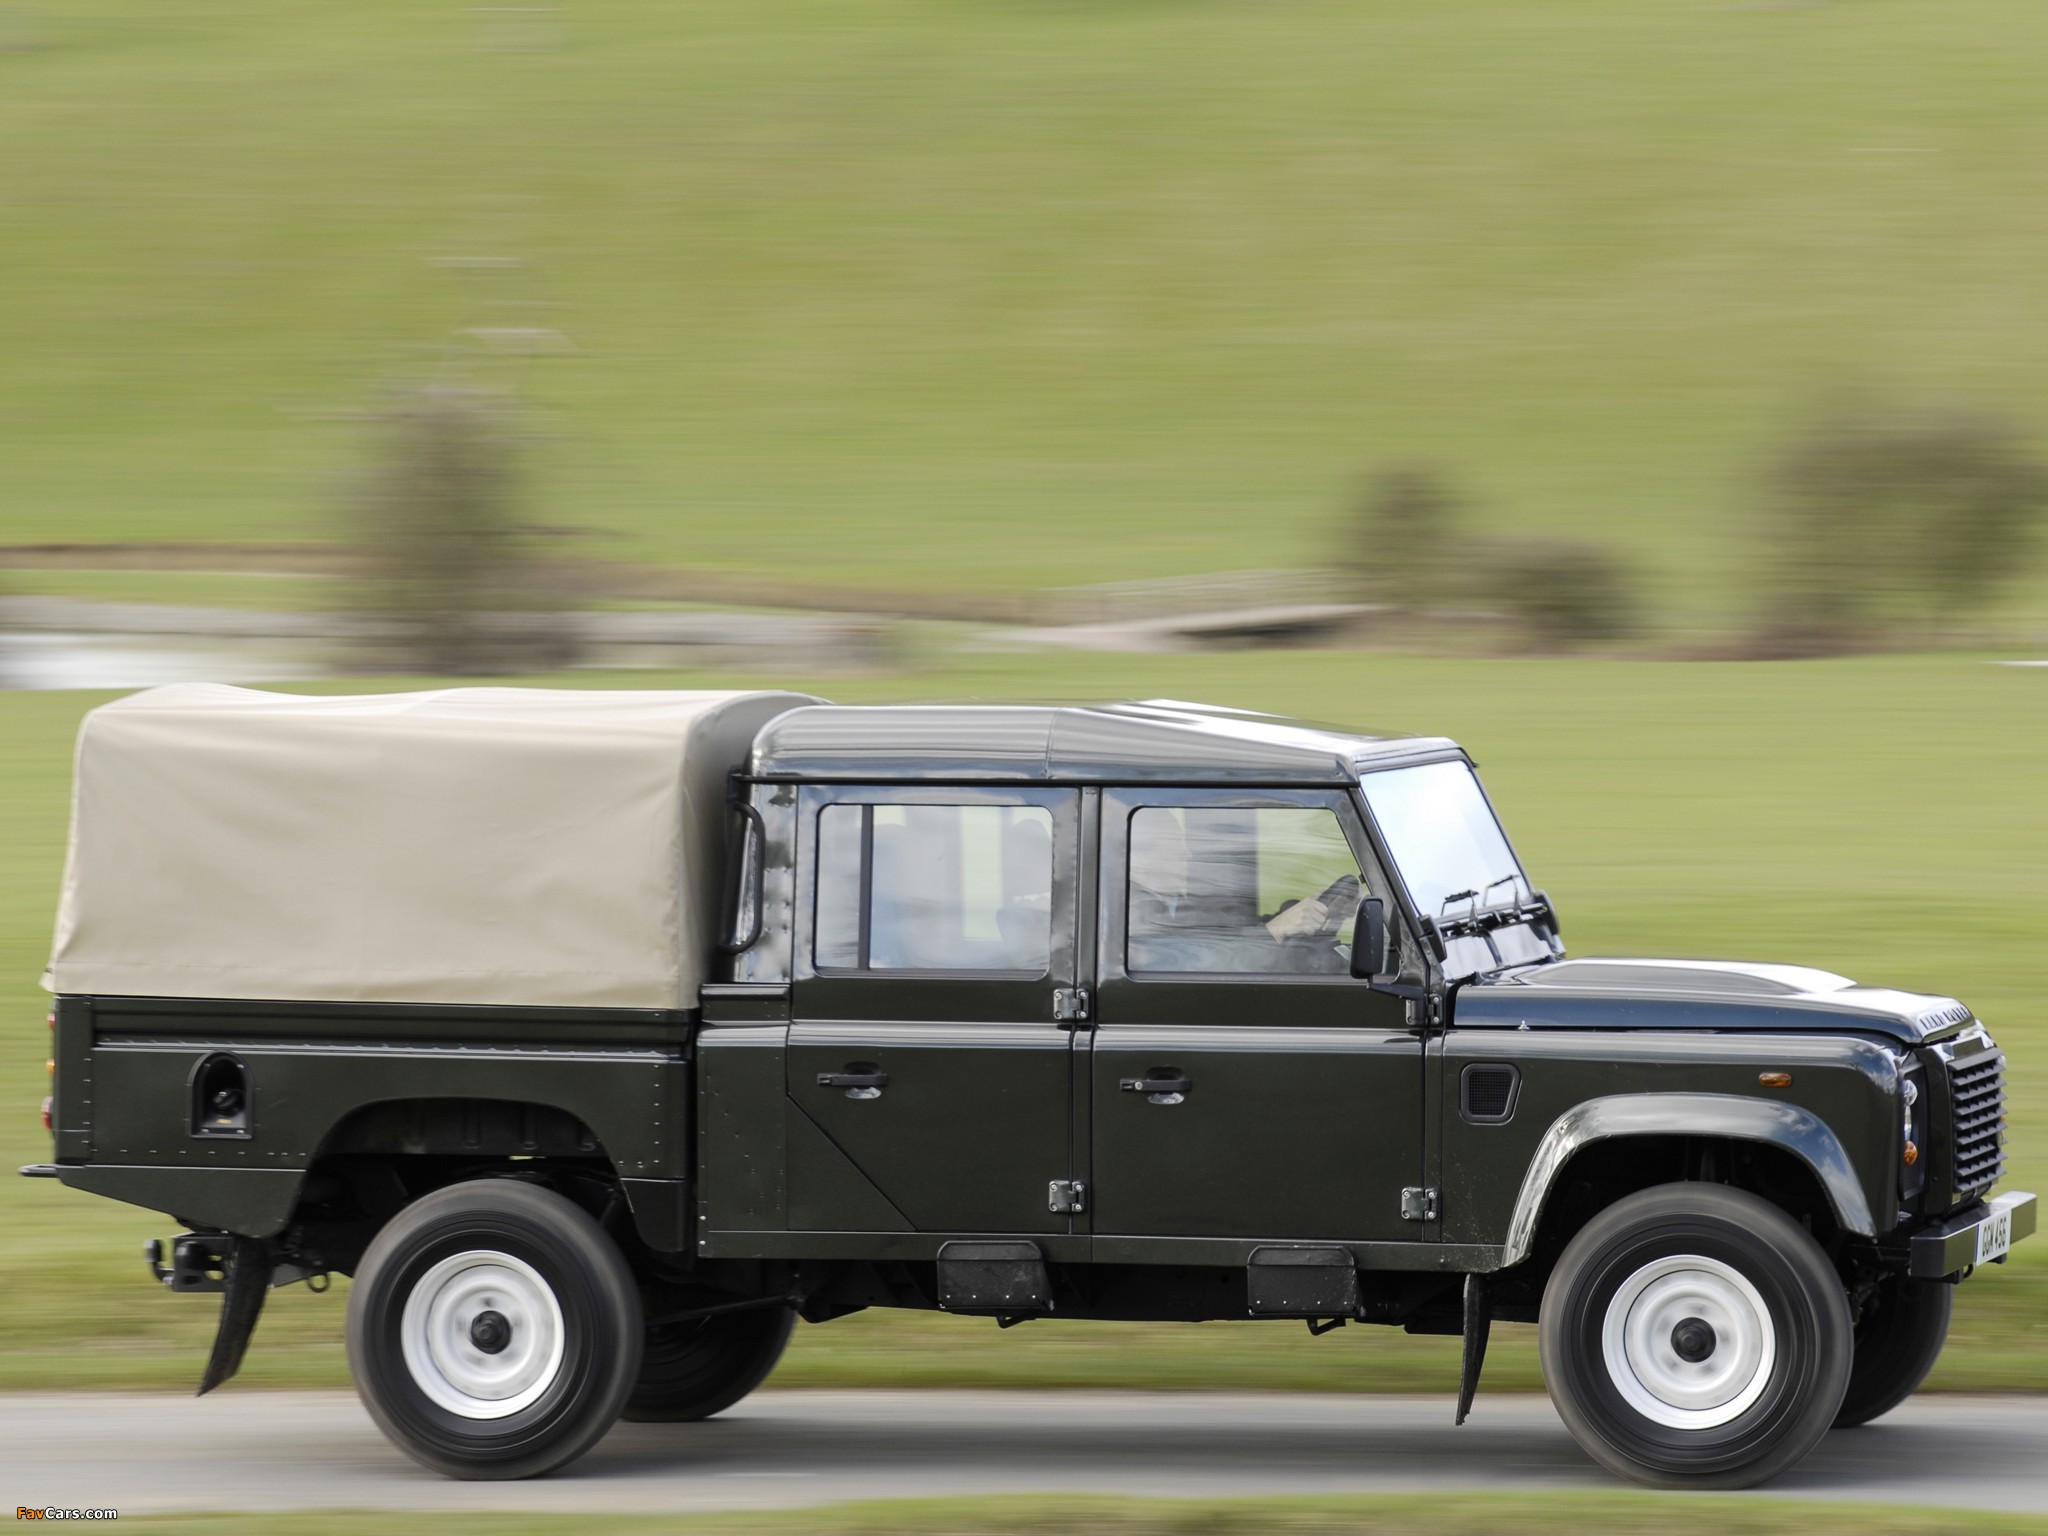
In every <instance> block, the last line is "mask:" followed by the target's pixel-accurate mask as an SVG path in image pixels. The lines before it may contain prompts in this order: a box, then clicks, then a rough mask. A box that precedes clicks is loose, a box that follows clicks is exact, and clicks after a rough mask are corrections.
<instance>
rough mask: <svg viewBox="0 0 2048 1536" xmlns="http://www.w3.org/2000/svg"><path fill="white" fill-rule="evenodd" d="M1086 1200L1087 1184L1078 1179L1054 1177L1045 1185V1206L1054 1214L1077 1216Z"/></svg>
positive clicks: (1085, 1208) (1082, 1209) (1083, 1208)
mask: <svg viewBox="0 0 2048 1536" xmlns="http://www.w3.org/2000/svg"><path fill="white" fill-rule="evenodd" d="M1087 1202H1088V1186H1087V1185H1086V1184H1083V1183H1082V1182H1081V1181H1080V1180H1079V1179H1054V1180H1053V1181H1052V1182H1051V1183H1050V1184H1048V1185H1046V1187H1045V1208H1046V1209H1047V1210H1049V1211H1051V1212H1052V1213H1053V1214H1054V1215H1055V1216H1077V1215H1079V1214H1080V1213H1081V1212H1082V1211H1085V1210H1087V1209H1088V1203H1087Z"/></svg>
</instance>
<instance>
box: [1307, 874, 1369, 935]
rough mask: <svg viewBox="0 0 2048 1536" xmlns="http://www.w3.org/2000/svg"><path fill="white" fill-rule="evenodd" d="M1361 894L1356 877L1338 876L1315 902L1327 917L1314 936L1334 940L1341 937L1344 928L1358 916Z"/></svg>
mask: <svg viewBox="0 0 2048 1536" xmlns="http://www.w3.org/2000/svg"><path fill="white" fill-rule="evenodd" d="M1361 894H1362V892H1361V891H1360V890H1359V886H1358V876H1356V875H1339V876H1338V877H1337V878H1336V879H1334V880H1332V881H1331V882H1330V883H1329V884H1328V885H1327V886H1325V887H1324V888H1323V893H1322V894H1321V895H1320V896H1318V897H1317V898H1316V900H1317V901H1320V902H1321V903H1322V904H1323V910H1324V911H1325V912H1327V913H1328V914H1329V915H1328V916H1327V917H1325V918H1324V919H1323V926H1322V927H1321V928H1319V929H1317V930H1316V934H1315V936H1316V937H1317V938H1319V939H1334V938H1336V937H1338V936H1339V935H1341V934H1342V933H1343V932H1344V929H1345V926H1346V925H1347V924H1349V923H1350V921H1351V919H1352V918H1353V917H1355V916H1357V914H1358V902H1359V897H1360V896H1361Z"/></svg>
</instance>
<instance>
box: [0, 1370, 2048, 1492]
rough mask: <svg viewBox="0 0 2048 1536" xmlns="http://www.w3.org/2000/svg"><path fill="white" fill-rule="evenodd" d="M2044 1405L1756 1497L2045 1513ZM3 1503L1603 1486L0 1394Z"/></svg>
mask: <svg viewBox="0 0 2048 1536" xmlns="http://www.w3.org/2000/svg"><path fill="white" fill-rule="evenodd" d="M2044 1447H2048V1401H2044V1400H2039V1399H2024V1398H2011V1399H1998V1398H1957V1397H1929V1398H1923V1399H1920V1400H1919V1401H1917V1402H1913V1403H1909V1404H1907V1406H1906V1407H1904V1408H1902V1409H1900V1410H1899V1411H1898V1412H1896V1413H1894V1414H1892V1415H1891V1416H1890V1417H1889V1418H1887V1419H1885V1420H1884V1421H1883V1422H1881V1423H1879V1424H1876V1425H1872V1426H1870V1427H1868V1428H1865V1429H1860V1430H1854V1431H1850V1432H1847V1433H1843V1434H1838V1435H1831V1436H1829V1438H1828V1439H1827V1440H1826V1441H1824V1442H1823V1443H1822V1445H1821V1447H1820V1449H1819V1450H1818V1451H1816V1452H1815V1453H1814V1455H1813V1456H1812V1457H1811V1458H1809V1459H1808V1461H1807V1462H1806V1464H1805V1465H1804V1466H1802V1467H1800V1468H1798V1469H1796V1470H1795V1471H1794V1472H1792V1473H1790V1474H1788V1475H1787V1476H1786V1477H1784V1478H1781V1479H1780V1480H1779V1481H1778V1482H1777V1483H1776V1484H1774V1485H1773V1487H1772V1490H1771V1491H1772V1492H1774V1493H1780V1494H1787V1495H1792V1496H1797V1497H1807V1498H1855V1499H1866V1500H1874V1501H1879V1502H1885V1503H1911V1504H1931V1505H1952V1506H1959V1507H1969V1508H1979V1509H2007V1510H2024V1511H2029V1512H2039V1511H2040V1510H2042V1509H2043V1508H2044V1507H2048V1457H2044V1455H2043V1448H2044ZM0 1483H4V1487H0V1494H4V1497H5V1498H11V1499H13V1500H15V1502H16V1503H17V1504H30V1505H36V1504H58V1505H68V1506H73V1507H82V1506H87V1505H92V1506H100V1507H105V1506H111V1507H113V1508H116V1509H119V1510H120V1511H121V1512H122V1513H123V1514H131V1513H132V1514H144V1513H150V1512H157V1511H175V1510H196V1509H246V1510H283V1509H303V1508H319V1507H336V1506H347V1507H351V1508H358V1509H365V1508H375V1509H416V1510H444V1509H446V1510H453V1509H479V1510H489V1509H519V1510H531V1511H541V1510H561V1511H575V1512H580V1513H590V1512H592V1511H628V1510H645V1511H651V1512H681V1511H690V1510H712V1509H749V1508H766V1507H771V1506H784V1507H787V1506H798V1505H804V1504H814V1503H825V1502H831V1501H837V1500H842V1499H873V1498H903V1497H909V1496H938V1495H945V1494H969V1493H998V1492H1001V1493H1011V1492H1028V1491H1051V1490H1059V1491H1069V1492H1096V1493H1121V1494H1154V1495H1161V1496H1167V1495H1178V1496H1185V1497H1202V1496H1221V1495H1258V1494H1267V1493H1336V1492H1361V1493H1371V1492H1392V1491H1397V1490H1416V1491H1424V1490H1431V1489H1445V1490H1459V1491H1466V1490H1473V1489H1532V1488H1553V1489H1555V1488H1582V1487H1605V1486H1611V1483H1610V1482H1609V1480H1608V1478H1607V1477H1606V1475H1605V1474H1604V1473H1602V1472H1600V1471H1599V1470H1598V1469H1597V1468H1595V1467H1594V1466H1593V1465H1592V1464H1591V1463H1590V1462H1588V1461H1587V1460H1586V1458H1585V1457H1584V1456H1582V1455H1581V1454H1580V1453H1579V1451H1578V1448H1577V1447H1576V1446H1575V1445H1573V1443H1572V1441H1571V1438H1570V1437H1569V1436H1568V1435H1567V1434H1566V1433H1565V1431H1564V1428H1563V1426H1561V1425H1560V1424H1559V1423H1558V1421H1557V1418H1556V1416H1555V1415H1554V1414H1553V1413H1552V1412H1551V1409H1550V1406H1549V1404H1548V1403H1547V1402H1545V1401H1544V1400H1543V1399H1541V1398H1538V1397H1517V1396H1506V1395H1503V1396H1498V1397H1492V1398H1488V1397H1485V1396H1483V1395H1482V1396H1481V1398H1480V1400H1479V1406H1478V1409H1477V1411H1476V1412H1475V1413H1474V1415H1473V1417H1472V1419H1471V1420H1470V1421H1469V1422H1468V1423H1467V1424H1466V1425H1465V1427H1464V1428H1463V1429H1457V1430H1454V1429H1453V1428H1452V1427H1451V1403H1450V1400H1449V1398H1448V1397H1446V1398H1443V1399H1441V1400H1438V1399H1435V1398H1387V1397H1377V1398H1375V1397H1334V1396H1308V1395H1299V1396H1297V1395H1288V1396H1250V1395H1231V1396H1222V1395H1208V1394H1179V1395H1152V1394H1127V1395H1126V1394H1113V1393H1080V1392H1042V1393H1024V1392H1009V1393H1004V1392H763V1393H760V1394H758V1395H756V1396H755V1397H753V1398H750V1399H749V1400H748V1401H746V1402H744V1403H742V1404H741V1405H740V1406H739V1407H738V1408H736V1409H734V1410H732V1412H731V1413H729V1414H728V1415H727V1416H726V1417H724V1418H722V1419H718V1420H715V1421H713V1422H712V1423H709V1424H698V1425H652V1424H624V1425H621V1426H620V1427H619V1428H618V1429H617V1430H615V1431H614V1432H613V1433H612V1435H611V1436H610V1438H609V1439H607V1440H606V1441H605V1442H604V1444H602V1445H601V1446H599V1447H598V1448H597V1449H596V1450H595V1451H593V1452H592V1453H591V1454H590V1455H589V1456H587V1457H585V1458H584V1459H583V1460H582V1461H581V1462H579V1463H577V1464H576V1465H575V1466H573V1467H571V1468H569V1469H568V1470H567V1471H566V1472H563V1473H560V1474H557V1475H556V1476H554V1477H551V1478H546V1479H543V1480H540V1481H538V1482H531V1483H520V1484H507V1483H458V1482H450V1481H448V1480H446V1479H444V1478H440V1477H437V1476H435V1475H433V1474H432V1473H429V1472H425V1471H422V1470H421V1469H420V1468H418V1467H415V1466H414V1465H413V1464H412V1463H411V1462H410V1461H407V1460H406V1459H405V1458H404V1457H402V1456H400V1455H399V1454H398V1453H397V1452H396V1451H395V1450H393V1449H391V1447H390V1446H388V1445H387V1444H385V1442H384V1440H383V1439H382V1438H381V1437H380V1436H379V1435H378V1433H377V1431H376V1429H375V1427H374V1426H373V1425H372V1424H371V1423H370V1421H369V1419H368V1417H367V1416H365V1414H364V1413H363V1411H362V1409H361V1408H360V1407H359V1406H358V1405H357V1403H356V1401H355V1399H354V1398H353V1397H350V1396H347V1395H345V1394H340V1393H324V1392H258V1391H242V1392H237V1391H234V1390H232V1389H230V1390H229V1391H227V1392H224V1393H221V1394H217V1395H215V1396H213V1397H209V1398H207V1399H205V1400H203V1401H195V1400H193V1399H191V1398H185V1397H170V1396H146V1395H141V1394H110V1393H94V1394H87V1393H47V1394H37V1395H33V1396H29V1395H21V1396H4V1397H0Z"/></svg>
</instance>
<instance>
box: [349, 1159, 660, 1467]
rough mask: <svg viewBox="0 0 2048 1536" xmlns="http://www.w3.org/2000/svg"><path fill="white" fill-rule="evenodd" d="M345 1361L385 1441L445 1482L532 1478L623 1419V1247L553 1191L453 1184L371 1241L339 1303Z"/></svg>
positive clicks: (635, 1362)
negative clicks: (343, 1310)
mask: <svg viewBox="0 0 2048 1536" xmlns="http://www.w3.org/2000/svg"><path fill="white" fill-rule="evenodd" d="M348 1362H349V1369H350V1371H351V1372H352V1373H353V1375H354V1377H355V1382H356V1391H357V1392H358V1393H359V1394H360V1395H361V1397H362V1400H363V1406H364V1407H365V1408H367V1409H369V1411H370V1416H371V1417H372V1418H373V1419H375V1420H376V1421H377V1424H378V1426H379V1427H380V1428H381V1429H382V1430H383V1431H384V1433H385V1434H386V1435H388V1436H389V1437H390V1438H391V1441H392V1443H393V1444H395V1445H397V1446H398V1448H399V1449H400V1450H402V1451H404V1452H405V1453H406V1454H407V1455H408V1456H410V1457H412V1458H413V1460H415V1461H417V1462H419V1463H420V1464H421V1465H422V1466H426V1467H431V1468H432V1469H433V1470H435V1471H436V1472H442V1473H445V1474H447V1475H448V1476H449V1477H459V1478H465V1479H498V1478H520V1477H535V1476H538V1475H539V1474H541V1473H543V1472H551V1471H553V1470H555V1469H556V1468H557V1467H561V1466H565V1465H567V1464H568V1463H569V1462H571V1461H574V1460H575V1459H576V1458H577V1457H578V1456H581V1455H582V1454H583V1453H584V1452H585V1451H587V1450H589V1449H590V1448H591V1447H592V1446H593V1445H595V1444H597V1442H598V1441H599V1440H600V1439H602V1438H603V1437H604V1434H605V1432H606V1431H607V1430H609V1429H610V1428H611V1427H612V1425H613V1424H614V1423H615V1422H616V1421H617V1419H618V1417H619V1409H620V1408H621V1407H622V1406H623V1404H624V1403H625V1400H626V1394H627V1392H628V1391H629V1390H631V1388H632V1385H633V1375H634V1371H635V1370H636V1368H637V1367H638V1366H639V1363H640V1294H639V1291H638V1289H637V1287H636V1286H635V1285H634V1283H633V1275H632V1271H631V1270H630V1269H628V1268H627V1265H626V1261H625V1257H624V1256H623V1255H622V1254H621V1253H620V1252H619V1250H618V1246H617V1245H616V1244H615V1243H613V1242H612V1240H611V1239H610V1238H609V1237H607V1236H606V1235H605V1233H604V1230H603V1229H602V1228H601V1227H599V1226H598V1224H597V1223H596V1222H595V1221H593V1220H592V1219H591V1218H590V1216H589V1215H587V1214H586V1213H585V1212H584V1211H583V1210H581V1209H580V1208H579V1207H577V1206H576V1205H574V1204H572V1203H571V1202H570V1201H568V1200H566V1199H564V1198H563V1197H562V1196H561V1195H558V1194H556V1193H554V1192H553V1191H552V1190H547V1189H542V1188H540V1187H538V1186H536V1185H532V1184H526V1183H521V1182H517V1181H514V1180H510V1179H482V1180H477V1181H474V1182H470V1183H464V1184H455V1185H451V1186H450V1187H449V1188H447V1189H442V1190H436V1191H435V1192H434V1193H433V1194H431V1195H427V1196H424V1197H423V1198H421V1199H419V1200H416V1201H414V1202H413V1203H412V1204H411V1205H409V1206H407V1207H406V1208H405V1209H404V1210H403V1211H401V1212H400V1213H399V1214H398V1215H397V1216H396V1217H395V1218H394V1219H393V1220H392V1221H391V1222H390V1223H389V1224H388V1225H387V1226H386V1227H385V1228H384V1230H383V1231H381V1232H379V1233H378V1234H377V1237H376V1240H375V1241H374V1242H372V1243H371V1244H370V1248H369V1251H368V1253H366V1254H365V1255H364V1257H363V1263H362V1267H361V1268H360V1269H359V1270H358V1271H357V1274H356V1281H355V1285H354V1287H353V1289H352V1290H351V1291H350V1293H349V1303H348Z"/></svg>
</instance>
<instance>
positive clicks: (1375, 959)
mask: <svg viewBox="0 0 2048 1536" xmlns="http://www.w3.org/2000/svg"><path fill="white" fill-rule="evenodd" d="M1386 970H1387V904H1386V903H1385V902H1384V901H1382V900H1381V899H1380V898H1379V897H1377V896H1368V897H1366V898H1365V900H1363V901H1361V902H1360V903H1359V904H1358V920H1357V922H1355V923H1354V924H1353V925H1352V928H1351V974H1352V975H1353V976H1355V977H1357V978H1358V979H1359V980H1360V981H1371V980H1372V979H1373V978H1374V977H1375V976H1383V975H1385V974H1386Z"/></svg>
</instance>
